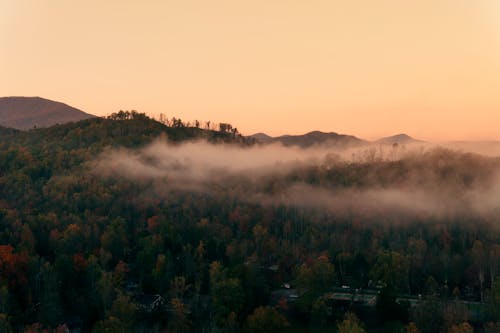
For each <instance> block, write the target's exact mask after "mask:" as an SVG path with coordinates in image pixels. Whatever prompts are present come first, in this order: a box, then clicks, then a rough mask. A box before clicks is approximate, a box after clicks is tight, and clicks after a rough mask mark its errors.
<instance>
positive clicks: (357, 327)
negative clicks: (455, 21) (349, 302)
mask: <svg viewBox="0 0 500 333" xmlns="http://www.w3.org/2000/svg"><path fill="white" fill-rule="evenodd" d="M337 330H338V333H366V331H365V329H364V328H363V325H362V323H361V321H360V320H359V319H358V317H356V315H355V314H354V313H352V312H348V313H346V315H345V317H344V320H342V321H341V322H340V323H338V324H337Z"/></svg>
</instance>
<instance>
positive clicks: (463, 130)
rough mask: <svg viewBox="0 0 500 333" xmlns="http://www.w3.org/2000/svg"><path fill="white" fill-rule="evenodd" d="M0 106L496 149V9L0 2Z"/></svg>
mask: <svg viewBox="0 0 500 333" xmlns="http://www.w3.org/2000/svg"><path fill="white" fill-rule="evenodd" d="M0 96H41V97H45V98H49V99H54V100H58V101H62V102H65V103H67V104H70V105H72V106H75V107H78V108H80V109H82V110H84V111H87V112H90V113H93V114H96V115H106V114H109V113H111V112H115V111H117V110H119V109H136V110H139V111H141V112H146V113H149V114H159V113H160V112H163V113H165V114H167V115H168V116H177V117H181V118H182V119H185V120H194V119H200V120H213V121H217V122H219V121H227V122H230V123H232V124H234V125H236V126H238V127H239V129H240V131H242V132H243V133H244V134H251V133H253V132H256V131H264V132H267V133H270V134H275V135H276V134H282V133H285V132H288V133H303V132H306V131H309V130H313V129H318V130H323V131H336V132H341V133H349V134H354V135H357V136H360V137H364V138H375V137H377V136H382V135H390V134H395V133H397V132H407V133H409V134H411V135H414V136H417V137H419V138H424V139H442V140H445V139H500V125H499V124H500V1H499V0H344V1H337V0H329V1H326V0H325V1H320V0H300V1H299V0H248V1H246V0H245V1H244V0H227V1H221V0H200V1H192V0H178V1H173V0H163V1H160V0H157V1H155V0H149V1H146V0H143V1H139V0H136V1H130V0H129V1H127V0H105V1H102V0H100V1H97V0H85V1H83V0H82V1H67V0H44V1H42V0H0Z"/></svg>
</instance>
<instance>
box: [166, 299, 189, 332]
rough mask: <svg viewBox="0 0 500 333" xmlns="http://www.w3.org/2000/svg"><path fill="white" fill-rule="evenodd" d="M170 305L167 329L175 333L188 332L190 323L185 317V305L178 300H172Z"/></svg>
mask: <svg viewBox="0 0 500 333" xmlns="http://www.w3.org/2000/svg"><path fill="white" fill-rule="evenodd" d="M170 305H171V307H172V315H171V318H170V321H169V324H168V327H169V329H170V330H171V331H172V332H175V333H184V332H189V327H190V326H191V322H190V320H189V319H188V317H187V312H188V311H187V308H186V305H185V304H184V303H183V302H182V301H181V300H180V299H178V298H173V299H172V301H171V302H170Z"/></svg>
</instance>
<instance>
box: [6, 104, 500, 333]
mask: <svg viewBox="0 0 500 333" xmlns="http://www.w3.org/2000/svg"><path fill="white" fill-rule="evenodd" d="M499 171H500V158H495V157H486V156H483V155H479V154H474V153H468V152H461V151H454V150H449V149H445V148H439V147H435V148H427V147H426V148H422V149H408V148H405V147H402V146H397V145H394V146H388V147H386V148H384V149H379V148H377V147H365V148H360V149H359V150H357V151H355V152H353V151H342V150H341V149H337V150H335V151H332V150H330V149H328V148H311V149H300V148H291V147H283V146H279V145H262V144H259V143H258V142H255V140H253V139H250V138H247V137H244V136H242V135H241V134H240V133H239V132H238V130H237V129H236V128H234V127H233V126H231V125H230V124H219V125H218V126H216V125H215V124H210V122H206V123H201V122H198V121H196V122H193V123H184V122H183V121H182V120H180V119H175V118H173V119H171V120H166V119H160V121H156V120H154V119H151V118H149V117H148V116H146V115H145V114H141V113H137V112H128V111H127V112H125V111H121V112H118V113H115V114H112V115H110V116H109V117H107V118H93V119H86V120H82V121H79V122H76V123H69V124H64V125H55V126H52V127H49V128H36V129H32V130H29V131H17V130H13V129H9V128H0V332H5V333H13V332H29V333H35V332H47V333H52V332H58V333H59V332H92V333H101V332H103V333H104V332H107V333H108V332H109V333H114V332H207V333H208V332H290V333H293V332H339V333H347V332H352V333H354V332H356V333H357V332H395V333H396V332H398V333H399V332H401V333H403V332H405V333H406V332H407V333H410V332H411V333H415V332H421V333H431V332H444V333H458V332H485V333H493V332H500V201H499V200H498V198H499V195H500V177H499V176H500V173H499Z"/></svg>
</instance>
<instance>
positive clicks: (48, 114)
mask: <svg viewBox="0 0 500 333" xmlns="http://www.w3.org/2000/svg"><path fill="white" fill-rule="evenodd" d="M94 117H95V116H94V115H91V114H88V113H85V112H83V111H81V110H78V109H76V108H74V107H71V106H69V105H67V104H64V103H60V102H55V101H51V100H48V99H45V98H41V97H0V126H4V127H10V128H15V129H20V130H27V129H31V128H33V127H49V126H52V125H56V124H64V123H68V122H73V121H79V120H83V119H88V118H94Z"/></svg>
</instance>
